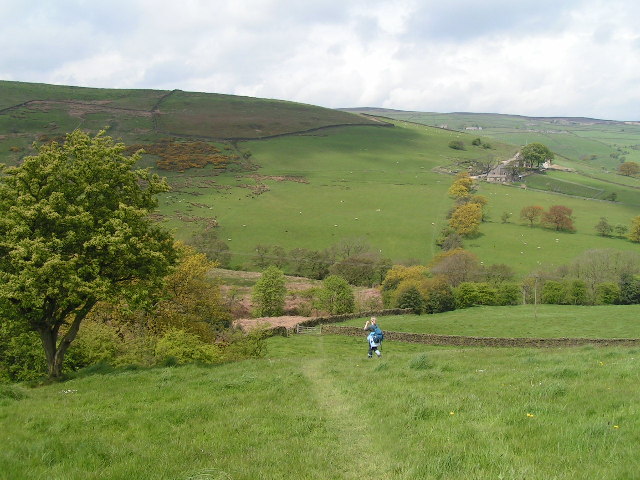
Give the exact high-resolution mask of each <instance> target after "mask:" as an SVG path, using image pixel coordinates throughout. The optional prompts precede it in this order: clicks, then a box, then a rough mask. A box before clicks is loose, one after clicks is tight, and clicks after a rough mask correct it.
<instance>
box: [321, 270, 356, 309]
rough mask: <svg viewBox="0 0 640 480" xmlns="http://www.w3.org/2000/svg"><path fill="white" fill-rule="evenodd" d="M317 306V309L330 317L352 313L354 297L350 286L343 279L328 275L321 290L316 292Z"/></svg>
mask: <svg viewBox="0 0 640 480" xmlns="http://www.w3.org/2000/svg"><path fill="white" fill-rule="evenodd" d="M317 304H318V308H320V309H321V310H324V311H326V312H329V313H330V314H331V315H340V314H342V313H353V311H354V310H355V297H354V295H353V291H352V290H351V286H350V285H349V283H348V282H347V281H346V280H345V279H344V278H342V277H339V276H337V275H329V276H328V277H327V278H325V279H324V281H323V282H322V288H320V290H318V299H317Z"/></svg>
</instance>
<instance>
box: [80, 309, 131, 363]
mask: <svg viewBox="0 0 640 480" xmlns="http://www.w3.org/2000/svg"><path fill="white" fill-rule="evenodd" d="M123 347H124V344H123V342H122V339H121V338H120V337H119V336H118V333H117V332H116V330H115V329H114V328H113V327H111V326H110V325H107V324H104V323H98V322H95V321H91V320H89V319H87V320H86V321H85V323H84V324H83V326H82V330H81V331H80V333H79V334H78V338H77V339H76V341H75V342H74V343H73V345H72V347H71V348H70V349H69V353H68V357H67V365H68V366H69V367H70V368H71V369H73V370H76V369H78V368H82V367H86V366H89V365H93V364H96V363H107V364H113V363H114V361H115V359H116V358H117V356H118V355H119V354H120V353H122V352H123Z"/></svg>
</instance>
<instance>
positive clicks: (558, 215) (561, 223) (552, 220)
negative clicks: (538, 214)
mask: <svg viewBox="0 0 640 480" xmlns="http://www.w3.org/2000/svg"><path fill="white" fill-rule="evenodd" d="M572 212H573V210H571V209H570V208H569V207H565V206H564V205H554V206H552V207H551V208H549V211H548V212H544V213H543V214H542V223H543V224H544V225H545V226H547V227H549V228H555V229H556V230H566V231H568V232H573V231H575V227H574V226H573V219H572V218H571V213H572Z"/></svg>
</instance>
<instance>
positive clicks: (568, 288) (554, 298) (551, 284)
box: [542, 279, 589, 305]
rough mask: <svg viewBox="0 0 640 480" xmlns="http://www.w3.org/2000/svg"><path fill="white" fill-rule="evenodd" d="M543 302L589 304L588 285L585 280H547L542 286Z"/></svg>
mask: <svg viewBox="0 0 640 480" xmlns="http://www.w3.org/2000/svg"><path fill="white" fill-rule="evenodd" d="M542 302H543V303H550V304H557V305H588V304H589V295H588V292H587V285H586V283H585V282H584V281H583V280H579V279H565V280H562V281H557V280H547V281H546V282H545V283H544V286H543V287H542Z"/></svg>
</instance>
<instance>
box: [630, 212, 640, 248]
mask: <svg viewBox="0 0 640 480" xmlns="http://www.w3.org/2000/svg"><path fill="white" fill-rule="evenodd" d="M627 238H628V239H629V240H631V241H632V242H636V243H640V215H638V216H637V217H634V218H633V220H631V228H630V229H629V235H628V236H627Z"/></svg>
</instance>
